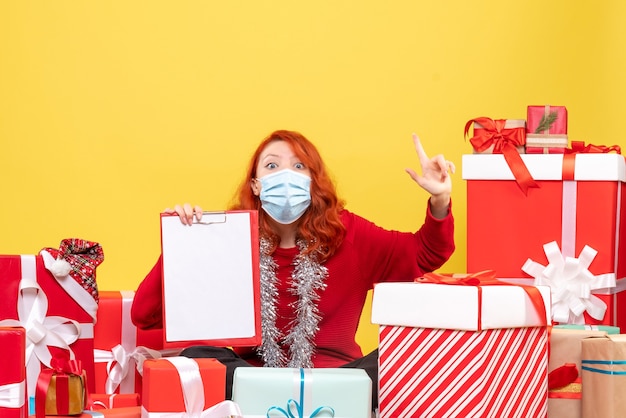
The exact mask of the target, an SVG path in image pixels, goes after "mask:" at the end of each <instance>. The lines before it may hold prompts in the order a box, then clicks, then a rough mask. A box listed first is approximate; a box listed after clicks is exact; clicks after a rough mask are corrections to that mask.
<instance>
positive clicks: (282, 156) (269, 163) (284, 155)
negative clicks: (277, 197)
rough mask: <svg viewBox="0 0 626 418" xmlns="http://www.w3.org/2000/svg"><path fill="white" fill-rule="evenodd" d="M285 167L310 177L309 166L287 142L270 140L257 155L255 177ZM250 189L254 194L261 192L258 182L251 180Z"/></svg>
mask: <svg viewBox="0 0 626 418" xmlns="http://www.w3.org/2000/svg"><path fill="white" fill-rule="evenodd" d="M285 169H289V170H293V171H296V172H298V173H300V174H304V175H306V176H309V177H311V171H310V170H309V168H308V167H306V166H305V165H304V164H303V163H302V162H301V161H300V159H299V158H298V157H297V156H296V155H295V154H294V152H293V149H292V148H291V146H290V145H289V144H288V143H287V142H285V141H280V140H278V141H273V142H270V143H269V144H267V146H266V147H265V149H264V150H263V151H262V152H261V155H260V156H259V162H258V164H257V167H256V177H257V178H261V177H263V176H266V175H268V174H271V173H276V172H278V171H281V170H285ZM252 191H253V192H254V194H255V195H257V196H258V195H259V193H260V192H261V184H260V182H258V181H254V180H253V181H252Z"/></svg>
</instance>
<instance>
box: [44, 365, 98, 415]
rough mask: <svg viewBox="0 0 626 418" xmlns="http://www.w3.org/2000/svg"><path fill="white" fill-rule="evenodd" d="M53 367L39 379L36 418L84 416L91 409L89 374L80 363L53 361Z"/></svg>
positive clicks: (46, 370)
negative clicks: (84, 412) (88, 394)
mask: <svg viewBox="0 0 626 418" xmlns="http://www.w3.org/2000/svg"><path fill="white" fill-rule="evenodd" d="M51 365H52V368H46V369H44V370H42V371H41V373H40V374H39V378H38V379H37V391H36V393H35V413H36V417H37V418H43V417H45V416H46V415H77V414H80V413H81V412H82V411H83V410H84V409H85V408H86V407H87V387H86V374H85V371H84V370H83V368H82V367H81V364H80V361H76V360H65V359H58V358H53V359H52V361H51Z"/></svg>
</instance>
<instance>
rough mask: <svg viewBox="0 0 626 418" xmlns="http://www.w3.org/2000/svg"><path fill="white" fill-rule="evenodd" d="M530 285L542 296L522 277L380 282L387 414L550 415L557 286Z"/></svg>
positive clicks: (377, 308)
mask: <svg viewBox="0 0 626 418" xmlns="http://www.w3.org/2000/svg"><path fill="white" fill-rule="evenodd" d="M530 289H531V290H533V291H535V292H539V293H540V296H539V294H537V293H535V294H533V296H532V297H531V296H530V294H531V293H533V292H530V290H529V292H530V293H526V290H525V289H524V288H523V287H521V286H515V285H488V286H482V285H481V286H476V285H465V286H463V285H459V286H450V285H446V284H432V283H379V284H377V285H376V286H375V287H374V293H373V301H372V322H373V323H375V324H379V325H380V327H379V383H378V387H379V393H378V396H379V412H380V417H381V418H386V417H414V416H433V417H434V416H450V417H453V416H454V417H469V416H476V417H478V416H481V417H483V416H494V417H503V416H513V415H515V416H523V417H545V416H546V413H547V393H548V381H547V377H548V329H547V324H549V317H547V315H546V312H548V310H549V289H548V288H545V287H530ZM537 298H538V299H539V300H537ZM537 304H540V305H539V306H540V309H537Z"/></svg>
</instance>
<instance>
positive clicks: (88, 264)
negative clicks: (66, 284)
mask: <svg viewBox="0 0 626 418" xmlns="http://www.w3.org/2000/svg"><path fill="white" fill-rule="evenodd" d="M43 250H45V251H47V252H49V253H50V255H52V256H53V257H54V258H55V261H54V263H53V264H52V266H51V267H50V269H49V270H50V272H51V273H52V274H53V275H54V276H55V277H65V276H67V275H68V274H69V275H70V277H72V278H73V279H74V280H76V281H77V282H78V284H80V285H81V286H82V287H83V288H84V289H85V290H86V291H87V292H89V294H90V295H91V296H92V297H93V298H94V300H95V301H96V302H98V285H97V283H96V267H98V266H99V265H100V264H101V263H102V262H103V261H104V252H103V251H102V247H101V246H100V244H98V243H97V242H92V241H85V240H82V239H78V238H69V239H64V240H62V241H61V244H60V245H59V249H56V248H44V249H43ZM43 250H42V251H43Z"/></svg>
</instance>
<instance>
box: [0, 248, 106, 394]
mask: <svg viewBox="0 0 626 418" xmlns="http://www.w3.org/2000/svg"><path fill="white" fill-rule="evenodd" d="M53 262H54V258H53V257H52V256H51V255H50V254H49V253H48V252H47V251H41V253H40V255H38V256H35V255H21V256H0V280H1V284H0V293H1V296H2V300H3V303H2V304H0V319H2V320H0V326H21V327H23V328H25V329H26V336H27V338H26V371H27V393H28V395H29V397H34V395H35V386H36V383H37V377H38V375H39V372H40V371H41V369H42V367H44V366H45V367H50V361H51V359H52V357H53V356H56V355H60V356H66V357H68V358H76V359H78V360H80V361H81V363H82V366H83V368H84V369H85V371H86V372H87V374H88V376H89V377H91V378H92V377H93V373H94V372H93V365H94V362H93V325H94V322H95V320H96V312H97V303H96V301H95V300H94V299H93V297H92V296H91V294H89V293H88V292H87V291H86V290H85V289H84V288H83V287H82V286H81V285H80V284H78V282H76V281H75V280H74V279H73V278H72V277H70V276H69V275H66V276H61V277H55V276H53V275H52V273H50V272H49V271H48V269H50V267H51V265H52V263H53ZM88 384H89V378H88ZM91 389H93V386H91Z"/></svg>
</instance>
